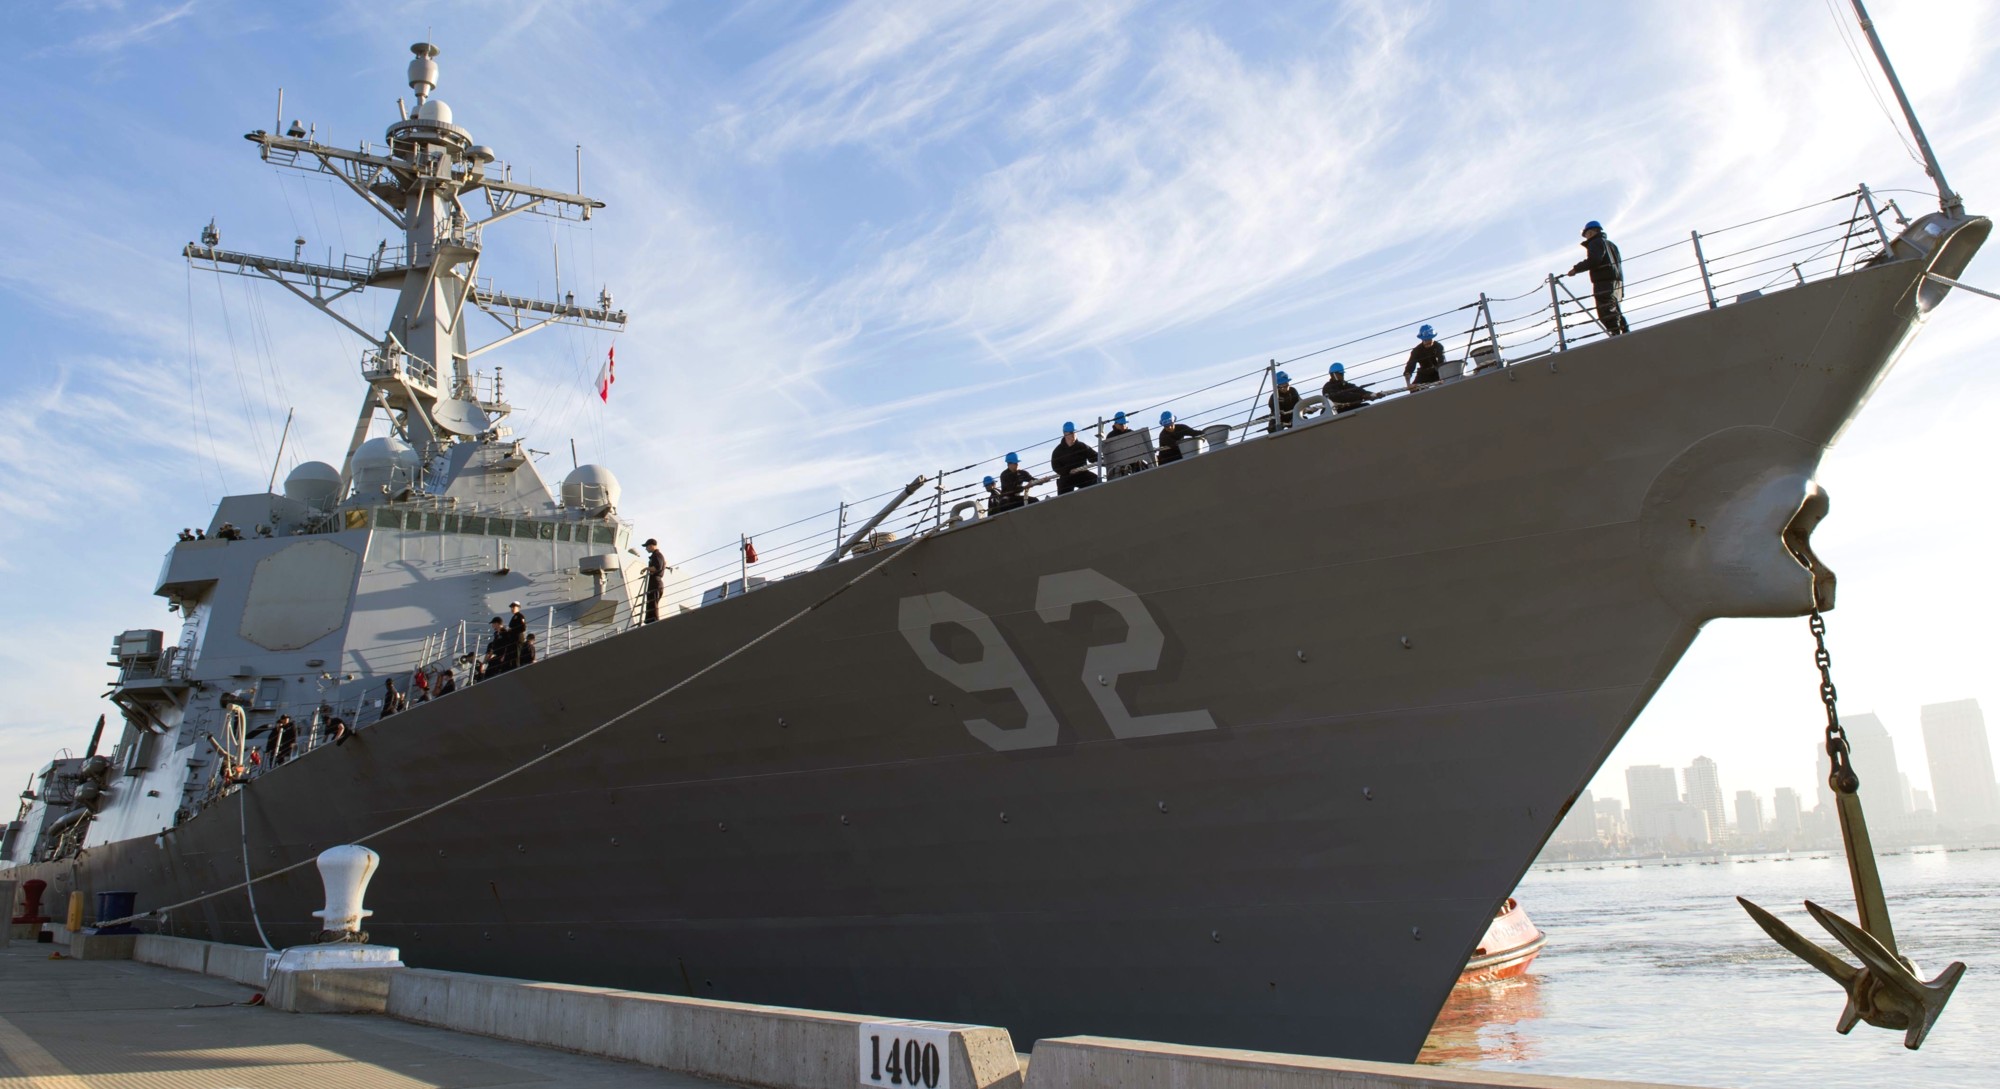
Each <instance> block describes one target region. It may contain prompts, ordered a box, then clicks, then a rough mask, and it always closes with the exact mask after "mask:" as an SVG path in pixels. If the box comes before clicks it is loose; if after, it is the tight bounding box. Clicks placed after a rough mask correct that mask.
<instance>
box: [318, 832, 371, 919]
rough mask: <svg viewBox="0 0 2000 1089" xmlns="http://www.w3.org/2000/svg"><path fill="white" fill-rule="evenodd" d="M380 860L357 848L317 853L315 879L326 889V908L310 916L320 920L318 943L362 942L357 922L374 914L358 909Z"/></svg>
mask: <svg viewBox="0 0 2000 1089" xmlns="http://www.w3.org/2000/svg"><path fill="white" fill-rule="evenodd" d="M381 864H382V856H381V855H378V854H376V853H375V852H373V851H371V850H369V849H368V848H366V847H363V846H361V845H359V844H354V843H346V844H342V845H341V846H339V847H329V848H327V849H326V850H324V851H321V852H320V853H319V879H320V883H321V884H323V885H325V886H326V908H325V909H324V910H321V911H315V912H313V915H315V916H317V917H318V918H319V920H320V937H319V940H320V941H322V942H331V941H355V942H365V941H367V940H368V935H367V934H364V933H362V931H361V920H363V919H365V918H367V917H368V916H370V915H373V914H375V913H374V912H372V911H369V910H368V909H366V908H364V907H362V906H361V898H362V897H363V896H365V895H366V894H367V892H368V881H369V879H370V878H372V877H374V876H375V869H376V867H378V866H380V865H381Z"/></svg>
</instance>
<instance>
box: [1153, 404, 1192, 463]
mask: <svg viewBox="0 0 2000 1089" xmlns="http://www.w3.org/2000/svg"><path fill="white" fill-rule="evenodd" d="M1200 437H1201V432H1199V431H1196V430H1195V429H1194V428H1192V427H1189V426H1188V425H1186V424H1184V423H1175V422H1174V414H1173V413H1171V412H1162V413H1160V464H1162V465H1171V464H1173V463H1174V462H1176V461H1179V460H1180V459H1181V443H1182V442H1183V441H1185V440H1187V439H1196V438H1200Z"/></svg>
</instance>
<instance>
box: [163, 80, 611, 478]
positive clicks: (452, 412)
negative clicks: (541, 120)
mask: <svg viewBox="0 0 2000 1089" xmlns="http://www.w3.org/2000/svg"><path fill="white" fill-rule="evenodd" d="M410 52H411V53H412V54H414V55H415V59H413V60H411V61H410V68H409V83H410V89H411V90H412V91H415V92H416V96H417V108H416V109H415V110H412V111H410V112H409V114H408V116H405V117H402V118H399V119H398V120H396V121H394V122H392V123H391V124H390V125H389V128H388V130H387V133H386V135H385V139H386V141H387V144H386V146H382V147H377V146H375V145H373V144H370V143H367V142H363V143H362V144H361V145H360V146H359V147H358V148H355V149H347V148H337V147H332V146H330V145H327V144H322V143H319V142H318V141H317V140H316V139H314V138H313V137H312V136H309V135H304V134H303V133H302V130H300V129H299V128H298V126H297V125H296V124H295V125H294V126H293V130H292V131H291V132H290V133H287V134H283V135H281V134H279V133H277V132H266V131H264V130H262V129H259V130H257V131H255V132H252V133H248V134H246V135H245V136H244V139H246V140H249V141H250V142H251V143H254V144H256V145H257V146H258V153H259V154H260V155H261V156H262V157H263V159H264V161H265V162H268V163H272V164H275V165H277V166H282V167H288V168H291V169H295V170H300V171H304V172H307V173H318V174H326V175H330V176H332V177H334V178H338V179H339V180H340V181H341V182H342V183H344V184H345V185H346V186H347V188H348V189H349V190H351V191H352V192H353V193H354V194H355V195H356V196H358V197H360V198H361V199H362V200H363V201H364V202H366V203H367V204H368V206H369V207H371V208H373V209H375V210H376V211H377V212H379V213H381V215H382V217H383V218H385V219H387V220H388V221H389V222H391V223H393V224H395V225H396V228H397V230H398V231H399V232H400V233H401V234H402V236H403V243H402V245H400V246H390V245H387V244H386V243H385V244H384V245H383V246H381V247H380V248H378V249H377V250H376V251H375V252H373V253H367V254H359V255H353V254H350V255H347V256H345V257H343V258H342V259H341V260H340V261H339V262H338V263H335V262H333V261H331V260H329V261H326V262H319V261H310V260H306V259H305V257H304V246H303V245H298V246H297V247H296V248H295V250H294V253H293V255H292V257H290V258H283V257H266V256H262V255H259V254H252V253H238V252H235V251H232V250H224V249H222V248H220V242H221V237H220V234H219V232H218V231H217V230H216V227H215V224H214V223H213V221H211V222H210V223H209V225H208V227H207V228H206V229H204V230H203V231H202V232H201V240H200V241H199V242H191V243H189V244H188V245H187V246H186V247H185V248H184V249H183V250H182V251H181V252H182V254H183V256H185V257H186V258H187V259H188V261H189V262H190V263H191V264H193V265H195V266H196V267H199V268H207V269H212V270H214V271H217V272H228V273H231V274H234V275H239V276H262V277H265V278H267V279H270V280H272V281H275V282H276V283H278V284H280V285H281V286H283V287H284V288H285V289H286V290H288V291H290V292H291V293H292V294H294V295H297V296H298V297H299V298H301V299H304V300H305V301H306V302H308V303H310V304H311V305H312V306H313V307H314V308H315V309H317V310H319V311H320V312H321V313H323V314H325V315H327V316H328V317H330V318H332V319H333V320H335V321H337V322H339V323H340V324H341V325H343V326H346V327H347V328H348V329H350V330H352V331H353V332H354V333H355V334H356V335H358V336H360V337H361V338H362V339H363V340H364V341H366V342H367V343H368V345H369V347H368V349H367V351H365V352H364V353H363V355H362V359H361V375H362V377H363V378H365V379H367V380H368V392H367V395H366V396H365V397H364V399H363V401H362V406H361V415H360V419H359V420H358V421H357V422H356V425H355V429H354V439H353V441H352V442H350V443H349V444H348V449H347V456H346V459H345V460H344V461H343V462H342V464H341V470H340V487H341V494H343V495H344V494H345V493H346V490H347V486H348V484H349V483H350V482H351V480H352V478H353V471H354V452H355V450H356V449H358V448H359V447H360V445H361V443H362V442H363V441H364V440H366V439H367V437H368V427H369V424H370V422H371V421H372V420H373V419H374V415H375V411H376V409H377V408H385V409H387V410H388V411H389V413H390V418H391V421H392V424H393V426H395V428H396V430H397V431H398V432H399V433H400V434H401V436H402V438H403V439H404V440H406V441H407V442H409V443H410V445H412V446H414V447H416V448H417V450H418V452H419V455H420V456H421V457H422V458H423V459H425V460H426V461H429V460H430V459H431V458H433V457H434V456H436V455H437V454H438V453H440V452H441V451H442V450H443V448H444V447H446V446H448V445H450V444H451V443H452V442H455V441H459V440H460V439H462V438H465V437H468V435H467V428H468V426H469V424H470V423H471V422H474V421H477V422H479V423H483V424H485V425H486V426H488V427H490V426H491V422H492V421H494V420H497V419H499V418H500V417H502V416H505V415H506V414H507V412H508V411H509V407H508V406H507V405H506V403H505V402H503V401H502V400H501V399H500V392H499V390H498V388H497V384H496V387H495V388H494V389H492V390H490V391H486V393H487V395H486V396H484V397H482V396H481V392H482V391H480V390H478V389H475V388H474V383H473V380H472V375H471V371H470V367H469V364H470V362H471V360H472V359H473V358H475V357H477V356H479V355H481V354H483V353H485V352H489V351H492V350H493V349H495V348H498V347H500V346H501V345H503V344H507V343H510V342H512V341H515V340H518V339H520V338H521V337H524V336H527V335H528V334H529V333H533V332H535V331H537V330H540V329H544V328H547V327H548V326H550V325H553V324H563V325H575V326H582V327H584V328H587V329H603V330H610V331H617V330H621V329H623V328H624V327H625V320H626V319H625V312H624V311H623V310H613V309H612V308H611V295H610V292H609V290H606V291H605V292H604V293H603V294H602V295H600V296H599V302H600V305H598V306H594V307H593V306H588V305H578V304H577V303H576V302H575V300H574V299H573V298H571V297H568V296H566V297H564V298H562V299H538V298H532V297H528V296H523V295H512V294H508V293H506V292H504V291H500V290H498V289H496V288H495V287H493V286H492V284H491V283H490V281H487V280H485V279H483V278H481V277H480V276H479V262H480V255H481V252H482V245H481V235H482V233H483V232H484V230H485V229H486V228H487V227H490V226H492V225H493V224H495V223H498V222H500V221H501V220H504V219H507V218H508V217H510V216H514V215H518V214H520V213H522V212H533V213H535V214H537V215H544V216H551V217H554V218H557V219H564V220H587V219H589V218H590V217H591V214H592V213H593V212H594V211H596V210H597V209H599V208H602V207H604V202H603V201H600V200H594V199H592V198H590V197H588V196H585V195H584V194H582V193H581V192H577V193H563V192H558V191H556V190H553V189H541V188H537V187H535V186H532V185H522V184H519V183H517V182H515V181H514V180H513V179H512V177H511V170H510V169H509V168H508V167H506V166H505V165H504V164H500V163H498V162H496V161H495V157H494V153H493V149H492V148H489V147H486V146H484V145H482V144H475V143H473V142H472V134H471V133H470V132H468V131H467V130H466V129H465V128H463V127H461V126H459V125H457V124H455V123H454V122H453V120H452V112H451V107H449V106H447V105H445V103H444V102H443V101H442V100H441V99H438V98H436V97H435V92H436V90H437V86H438V65H437V56H438V47H437V46H435V45H432V44H431V43H429V42H418V43H416V44H415V45H412V46H411V47H410ZM399 112H400V111H399ZM474 196H478V197H480V198H483V206H481V205H480V204H478V203H475V202H474V201H473V199H472V198H473V197H474ZM367 288H394V289H395V290H396V291H397V298H396V309H395V312H394V313H393V314H392V315H391V316H390V318H389V324H388V328H387V329H385V330H383V331H382V332H381V333H380V334H379V335H378V334H376V333H372V332H370V331H369V330H366V329H363V328H362V327H361V326H359V325H357V324H355V323H354V321H353V320H351V319H350V318H348V317H347V316H346V315H345V314H343V313H341V312H340V311H339V310H336V309H334V306H333V304H334V303H336V302H338V301H339V300H341V299H343V298H346V297H347V296H348V295H351V294H354V293H356V292H359V291H362V290H365V289H367ZM467 304H470V305H471V306H472V307H473V308H474V309H477V310H479V311H482V312H484V313H485V314H487V315H488V316H489V317H491V318H492V319H493V320H494V321H496V322H498V323H499V324H500V326H501V332H500V333H499V335H497V336H495V337H494V338H493V339H491V340H488V341H486V342H485V343H482V344H478V345H477V346H473V345H471V344H470V342H469V340H468V337H467V335H466V328H465V322H464V320H463V319H464V317H465V311H466V306H467Z"/></svg>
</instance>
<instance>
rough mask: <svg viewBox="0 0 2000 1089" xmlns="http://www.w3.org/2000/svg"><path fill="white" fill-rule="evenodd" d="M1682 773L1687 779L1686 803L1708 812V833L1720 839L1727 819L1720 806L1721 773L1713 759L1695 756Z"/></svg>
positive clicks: (1726, 825)
mask: <svg viewBox="0 0 2000 1089" xmlns="http://www.w3.org/2000/svg"><path fill="white" fill-rule="evenodd" d="M1684 774H1685V776H1686V779H1687V803H1688V804H1689V805H1691V806H1694V807H1695V808H1696V809H1699V810H1701V811H1702V812H1703V813H1706V814H1708V832H1709V835H1710V836H1712V837H1714V839H1716V840H1720V839H1721V838H1722V836H1723V833H1724V831H1725V829H1727V828H1728V821H1729V816H1728V814H1727V813H1725V812H1724V811H1723V808H1722V773H1721V772H1720V771H1718V770H1717V769H1716V766H1715V761H1713V760H1710V759H1709V758H1708V757H1706V756H1697V757H1695V758H1694V763H1693V764H1690V765H1689V766H1688V769H1687V771H1686V772H1685V773H1684Z"/></svg>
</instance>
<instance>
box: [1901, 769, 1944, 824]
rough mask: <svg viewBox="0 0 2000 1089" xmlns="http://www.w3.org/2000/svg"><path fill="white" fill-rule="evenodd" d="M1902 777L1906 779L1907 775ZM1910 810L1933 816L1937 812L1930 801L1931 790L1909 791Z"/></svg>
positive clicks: (1934, 805)
mask: <svg viewBox="0 0 2000 1089" xmlns="http://www.w3.org/2000/svg"><path fill="white" fill-rule="evenodd" d="M1904 778H1906V779H1907V778H1909V776H1907V775H1906V776H1904ZM1910 812H1911V813H1929V814H1931V815H1933V816H1935V815H1936V814H1937V806H1936V804H1934V803H1933V802H1932V801H1931V792H1930V791H1928V790H1912V791H1910Z"/></svg>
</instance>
